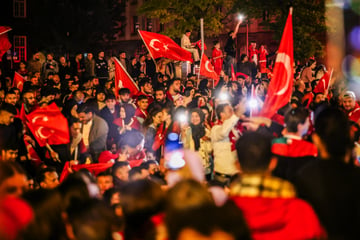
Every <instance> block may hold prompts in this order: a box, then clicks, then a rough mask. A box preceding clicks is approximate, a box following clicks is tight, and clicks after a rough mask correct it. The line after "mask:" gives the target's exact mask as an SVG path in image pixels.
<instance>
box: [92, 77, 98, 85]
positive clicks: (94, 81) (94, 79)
mask: <svg viewBox="0 0 360 240" xmlns="http://www.w3.org/2000/svg"><path fill="white" fill-rule="evenodd" d="M91 83H92V85H93V86H98V85H99V79H98V78H93V80H92V81H91Z"/></svg>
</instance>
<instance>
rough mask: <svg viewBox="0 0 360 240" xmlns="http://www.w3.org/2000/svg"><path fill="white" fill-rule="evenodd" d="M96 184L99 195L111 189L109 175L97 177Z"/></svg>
mask: <svg viewBox="0 0 360 240" xmlns="http://www.w3.org/2000/svg"><path fill="white" fill-rule="evenodd" d="M96 182H97V185H98V186H99V189H100V193H101V194H104V192H105V191H106V190H108V189H110V188H112V187H113V178H112V176H111V175H109V176H100V177H97V178H96Z"/></svg>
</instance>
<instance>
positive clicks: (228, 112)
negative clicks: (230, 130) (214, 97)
mask: <svg viewBox="0 0 360 240" xmlns="http://www.w3.org/2000/svg"><path fill="white" fill-rule="evenodd" d="M233 114H234V111H233V108H232V107H231V106H230V105H227V106H225V108H224V111H223V112H222V116H223V121H225V120H226V119H229V118H230V117H231V116H232V115H233Z"/></svg>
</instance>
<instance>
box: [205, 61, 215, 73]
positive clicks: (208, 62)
mask: <svg viewBox="0 0 360 240" xmlns="http://www.w3.org/2000/svg"><path fill="white" fill-rule="evenodd" d="M209 64H210V61H209V60H207V61H206V63H205V68H206V70H207V71H208V72H214V70H213V68H212V67H210V68H209ZM210 66H211V65H210Z"/></svg>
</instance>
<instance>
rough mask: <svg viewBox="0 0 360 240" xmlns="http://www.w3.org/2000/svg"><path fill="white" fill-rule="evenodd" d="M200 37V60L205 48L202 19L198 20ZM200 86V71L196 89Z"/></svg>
mask: <svg viewBox="0 0 360 240" xmlns="http://www.w3.org/2000/svg"><path fill="white" fill-rule="evenodd" d="M200 36H201V49H200V50H201V60H202V56H203V55H204V51H205V47H204V19H203V18H200ZM201 60H200V69H201ZM199 84H200V71H199V74H198V87H199Z"/></svg>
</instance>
